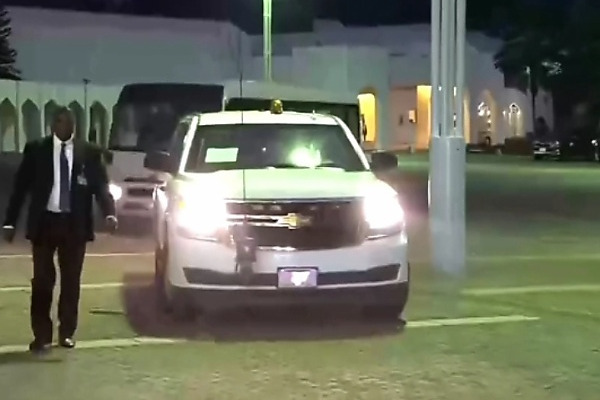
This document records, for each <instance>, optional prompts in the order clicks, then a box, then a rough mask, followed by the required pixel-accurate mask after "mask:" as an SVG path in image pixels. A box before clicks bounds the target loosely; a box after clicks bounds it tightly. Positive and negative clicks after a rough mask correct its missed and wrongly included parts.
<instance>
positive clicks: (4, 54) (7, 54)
mask: <svg viewBox="0 0 600 400" xmlns="http://www.w3.org/2000/svg"><path fill="white" fill-rule="evenodd" d="M11 33H12V29H11V27H10V18H9V16H8V11H7V10H6V9H5V8H4V6H2V5H0V79H9V80H20V79H21V71H19V70H18V69H17V68H16V67H15V63H16V61H17V51H16V50H15V49H13V48H12V47H11V46H10V42H9V38H10V35H11Z"/></svg>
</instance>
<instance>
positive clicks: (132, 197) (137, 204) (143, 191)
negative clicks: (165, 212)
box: [115, 183, 154, 218]
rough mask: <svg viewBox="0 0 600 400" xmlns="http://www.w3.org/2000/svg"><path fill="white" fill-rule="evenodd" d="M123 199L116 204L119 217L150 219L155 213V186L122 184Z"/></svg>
mask: <svg viewBox="0 0 600 400" xmlns="http://www.w3.org/2000/svg"><path fill="white" fill-rule="evenodd" d="M119 187H120V188H121V190H122V191H123V195H122V197H121V198H120V199H119V200H117V201H116V202H115V208H116V212H117V215H118V216H119V217H135V218H150V217H152V215H153V213H152V211H153V205H154V202H153V199H152V191H153V190H154V186H148V185H140V184H128V183H120V184H119Z"/></svg>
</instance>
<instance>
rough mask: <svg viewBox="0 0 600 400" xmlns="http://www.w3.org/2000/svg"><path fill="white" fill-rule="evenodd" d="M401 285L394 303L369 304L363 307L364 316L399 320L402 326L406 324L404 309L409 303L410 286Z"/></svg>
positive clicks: (374, 318)
mask: <svg viewBox="0 0 600 400" xmlns="http://www.w3.org/2000/svg"><path fill="white" fill-rule="evenodd" d="M408 285H409V284H408V282H407V283H406V286H404V287H402V286H401V287H399V288H398V290H399V293H398V295H397V296H394V297H395V300H394V302H393V303H383V304H379V305H369V306H365V307H363V308H362V313H363V316H364V317H365V318H367V319H369V320H379V321H398V322H400V324H401V325H402V326H404V325H406V321H405V319H404V311H405V310H406V304H407V303H408V293H409V286H408Z"/></svg>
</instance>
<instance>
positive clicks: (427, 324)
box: [406, 315, 540, 328]
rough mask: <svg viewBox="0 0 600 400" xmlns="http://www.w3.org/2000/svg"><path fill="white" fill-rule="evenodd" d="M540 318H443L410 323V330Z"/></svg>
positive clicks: (518, 316) (506, 316)
mask: <svg viewBox="0 0 600 400" xmlns="http://www.w3.org/2000/svg"><path fill="white" fill-rule="evenodd" d="M539 319H540V318H539V317H528V316H525V315H498V316H495V317H467V318H442V319H429V320H423V321H408V323H407V324H406V326H407V327H409V328H434V327H439V326H464V325H489V324H503V323H507V322H526V321H537V320H539Z"/></svg>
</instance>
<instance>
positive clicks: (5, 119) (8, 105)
mask: <svg viewBox="0 0 600 400" xmlns="http://www.w3.org/2000/svg"><path fill="white" fill-rule="evenodd" d="M18 132H19V130H18V126H17V109H16V107H15V106H14V105H13V103H12V102H11V101H10V100H9V99H4V100H3V101H2V103H0V152H7V151H17V150H18V148H17V135H18Z"/></svg>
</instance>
